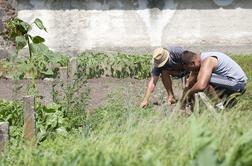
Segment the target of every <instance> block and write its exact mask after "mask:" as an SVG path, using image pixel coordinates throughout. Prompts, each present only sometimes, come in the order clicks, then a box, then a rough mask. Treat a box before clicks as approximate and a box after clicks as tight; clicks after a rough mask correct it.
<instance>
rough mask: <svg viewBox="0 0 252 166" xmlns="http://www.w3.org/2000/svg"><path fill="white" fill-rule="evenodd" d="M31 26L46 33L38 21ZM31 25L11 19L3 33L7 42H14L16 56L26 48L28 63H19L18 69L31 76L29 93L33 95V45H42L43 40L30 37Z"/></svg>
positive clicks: (34, 71) (34, 69)
mask: <svg viewBox="0 0 252 166" xmlns="http://www.w3.org/2000/svg"><path fill="white" fill-rule="evenodd" d="M32 24H35V25H36V26H37V27H38V28H39V29H41V30H44V31H46V28H45V27H44V25H43V23H42V21H41V20H40V19H38V18H36V19H35V21H34V22H33V23H32ZM32 24H28V23H27V22H25V21H23V20H21V19H19V18H11V19H9V20H8V21H7V22H6V24H5V29H6V31H5V33H4V36H5V37H6V38H8V39H9V40H12V41H14V42H15V45H16V53H17V54H18V52H19V51H20V50H21V49H23V48H24V47H25V46H28V49H29V59H28V61H26V60H25V61H24V63H25V65H22V63H20V64H19V68H20V69H22V70H25V71H29V73H30V74H31V76H32V86H31V90H30V91H31V92H32V93H34V92H35V91H36V84H35V77H36V66H35V63H34V62H33V52H34V51H33V45H34V44H39V43H43V42H44V41H45V40H44V38H42V37H41V36H31V34H30V33H29V32H30V31H31V29H32ZM19 77H22V75H19ZM28 93H29V92H28ZM32 95H35V94H32Z"/></svg>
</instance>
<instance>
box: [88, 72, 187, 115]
mask: <svg viewBox="0 0 252 166" xmlns="http://www.w3.org/2000/svg"><path fill="white" fill-rule="evenodd" d="M148 81H149V80H148V79H146V80H136V79H130V78H127V79H117V78H108V77H106V78H96V79H90V80H89V81H88V87H89V88H90V101H89V104H88V110H93V109H95V108H97V107H99V106H102V105H104V104H106V103H107V102H108V100H109V96H110V95H111V94H113V93H119V94H121V95H123V96H125V97H129V98H133V97H134V101H133V102H134V103H133V104H138V105H139V104H140V103H141V101H142V99H143V97H144V94H145V90H146V88H147V84H148ZM160 82H161V81H159V83H158V85H157V87H156V90H155V92H154V94H153V95H152V97H151V102H152V103H153V104H154V105H156V106H160V105H162V104H165V103H166V96H167V95H166V91H165V88H164V86H163V85H162V83H160ZM173 90H174V93H175V95H176V97H177V99H178V98H179V97H180V96H181V92H182V82H181V80H173Z"/></svg>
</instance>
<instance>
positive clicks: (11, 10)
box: [0, 0, 17, 58]
mask: <svg viewBox="0 0 252 166" xmlns="http://www.w3.org/2000/svg"><path fill="white" fill-rule="evenodd" d="M16 8H17V3H16V1H15V0H0V18H1V19H0V32H1V31H3V29H4V26H3V25H4V22H5V21H6V20H7V19H9V18H11V17H14V16H16V15H17V11H16ZM11 46H12V43H10V42H7V41H5V40H4V39H3V38H2V36H0V58H2V57H6V56H7V54H8V53H7V50H8V49H10V47H11Z"/></svg>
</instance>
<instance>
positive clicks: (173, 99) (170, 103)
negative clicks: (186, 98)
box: [167, 96, 177, 105]
mask: <svg viewBox="0 0 252 166" xmlns="http://www.w3.org/2000/svg"><path fill="white" fill-rule="evenodd" d="M167 102H168V105H172V104H174V103H176V102H177V100H176V99H175V97H174V96H169V97H168V100H167Z"/></svg>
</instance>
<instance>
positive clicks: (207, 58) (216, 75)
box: [182, 51, 247, 104]
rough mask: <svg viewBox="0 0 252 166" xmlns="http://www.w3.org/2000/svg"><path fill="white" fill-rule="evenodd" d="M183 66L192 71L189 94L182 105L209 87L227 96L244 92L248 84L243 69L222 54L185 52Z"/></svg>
mask: <svg viewBox="0 0 252 166" xmlns="http://www.w3.org/2000/svg"><path fill="white" fill-rule="evenodd" d="M182 61H183V65H184V67H185V69H186V70H188V71H190V75H189V78H188V82H187V83H188V84H187V88H186V89H187V92H186V93H184V96H183V99H182V103H183V104H184V103H185V101H186V98H187V99H190V98H191V97H192V96H193V94H195V93H197V92H199V91H203V90H205V89H206V88H207V87H209V85H211V86H212V87H213V88H214V89H217V90H222V91H224V93H226V94H232V93H236V92H243V91H244V90H245V87H246V83H247V76H246V74H245V73H244V71H243V70H242V68H241V67H240V66H239V65H238V64H237V63H236V62H235V61H234V60H232V59H231V58H230V57H229V56H228V55H226V54H224V53H221V52H202V53H199V54H196V53H194V52H191V51H184V52H183V56H182Z"/></svg>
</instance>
